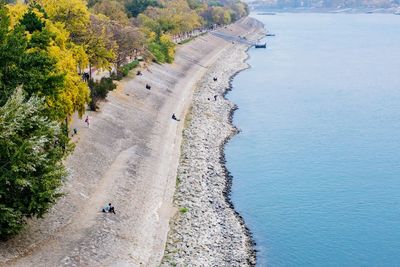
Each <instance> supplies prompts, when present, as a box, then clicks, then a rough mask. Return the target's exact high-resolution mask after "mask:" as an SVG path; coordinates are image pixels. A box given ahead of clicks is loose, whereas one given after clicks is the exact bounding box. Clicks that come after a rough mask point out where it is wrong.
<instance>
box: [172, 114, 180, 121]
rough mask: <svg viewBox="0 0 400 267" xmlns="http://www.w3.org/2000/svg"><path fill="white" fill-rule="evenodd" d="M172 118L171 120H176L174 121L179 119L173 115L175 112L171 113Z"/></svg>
mask: <svg viewBox="0 0 400 267" xmlns="http://www.w3.org/2000/svg"><path fill="white" fill-rule="evenodd" d="M172 119H173V120H176V121H180V120H179V119H178V118H177V117H176V116H175V113H173V114H172Z"/></svg>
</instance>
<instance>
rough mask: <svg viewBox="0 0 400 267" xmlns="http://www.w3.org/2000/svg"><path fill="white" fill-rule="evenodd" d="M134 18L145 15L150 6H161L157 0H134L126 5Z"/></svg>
mask: <svg viewBox="0 0 400 267" xmlns="http://www.w3.org/2000/svg"><path fill="white" fill-rule="evenodd" d="M125 6H126V9H127V10H128V12H129V14H130V15H131V16H132V17H137V16H138V15H139V14H141V13H143V12H144V11H145V10H146V9H147V8H148V7H149V6H159V4H158V2H157V1H156V0H132V1H128V2H127V4H126V5H125Z"/></svg>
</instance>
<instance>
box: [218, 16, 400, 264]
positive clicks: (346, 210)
mask: <svg viewBox="0 0 400 267" xmlns="http://www.w3.org/2000/svg"><path fill="white" fill-rule="evenodd" d="M256 18H258V19H259V20H261V21H262V22H263V23H265V25H266V26H267V28H268V29H269V30H270V31H271V32H273V33H275V34H276V37H267V38H266V41H267V43H268V49H266V50H264V49H251V50H250V59H249V61H248V63H249V64H250V65H251V66H252V68H251V69H249V70H246V71H244V72H242V73H241V74H239V75H238V76H237V77H236V78H235V80H234V82H233V91H232V92H231V93H230V94H229V95H228V97H229V98H230V99H231V100H232V101H233V102H235V103H236V104H237V105H238V106H239V110H238V111H236V113H235V116H234V123H235V125H237V126H238V127H239V128H240V129H241V130H242V132H241V133H240V134H239V135H238V136H236V137H234V138H233V139H232V140H231V141H230V142H229V144H228V145H227V147H226V151H225V152H226V158H227V166H228V169H229V170H230V171H231V173H232V175H233V176H234V179H233V188H232V199H233V202H234V204H235V207H236V208H237V210H238V211H239V212H240V213H241V214H242V215H243V216H244V219H245V221H246V223H247V224H248V226H249V228H250V229H251V231H252V232H253V233H254V238H255V241H256V242H257V249H258V250H259V253H258V265H259V266H266V265H268V266H400V16H394V15H389V14H282V13H281V14H277V15H275V16H256Z"/></svg>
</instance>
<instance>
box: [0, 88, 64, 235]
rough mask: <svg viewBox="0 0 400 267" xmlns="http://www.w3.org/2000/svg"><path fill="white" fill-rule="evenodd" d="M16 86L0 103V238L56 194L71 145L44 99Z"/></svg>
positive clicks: (38, 211)
mask: <svg viewBox="0 0 400 267" xmlns="http://www.w3.org/2000/svg"><path fill="white" fill-rule="evenodd" d="M25 99H26V97H25V95H24V94H23V91H22V89H17V90H15V91H14V93H13V95H12V96H11V97H10V98H9V99H8V101H7V102H6V103H5V105H4V106H2V107H0V238H7V237H8V236H9V235H12V234H15V233H17V232H18V231H19V230H21V228H22V227H23V223H24V220H25V218H29V217H33V216H36V217H41V216H42V215H43V214H44V213H45V212H46V211H47V210H48V209H49V208H50V206H51V205H52V203H54V202H55V201H56V199H57V198H58V197H59V196H60V193H59V191H58V188H59V187H60V185H61V183H62V179H63V177H65V175H66V172H65V169H64V167H63V164H62V160H63V159H64V157H65V156H66V155H67V154H68V152H69V151H70V146H69V145H62V144H66V137H65V135H64V134H63V133H62V131H61V128H60V127H59V124H58V123H56V122H54V121H51V120H50V119H49V118H48V117H47V116H45V115H44V114H46V107H45V105H44V99H41V98H38V97H37V96H32V97H30V98H29V99H28V100H27V101H25Z"/></svg>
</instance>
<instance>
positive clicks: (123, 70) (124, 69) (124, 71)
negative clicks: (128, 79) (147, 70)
mask: <svg viewBox="0 0 400 267" xmlns="http://www.w3.org/2000/svg"><path fill="white" fill-rule="evenodd" d="M138 65H139V61H138V60H135V61H132V62H131V63H128V64H126V65H124V66H122V67H121V70H120V71H121V73H122V76H123V77H125V76H127V75H128V74H129V71H131V70H133V69H134V68H136V67H137V66H138Z"/></svg>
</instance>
